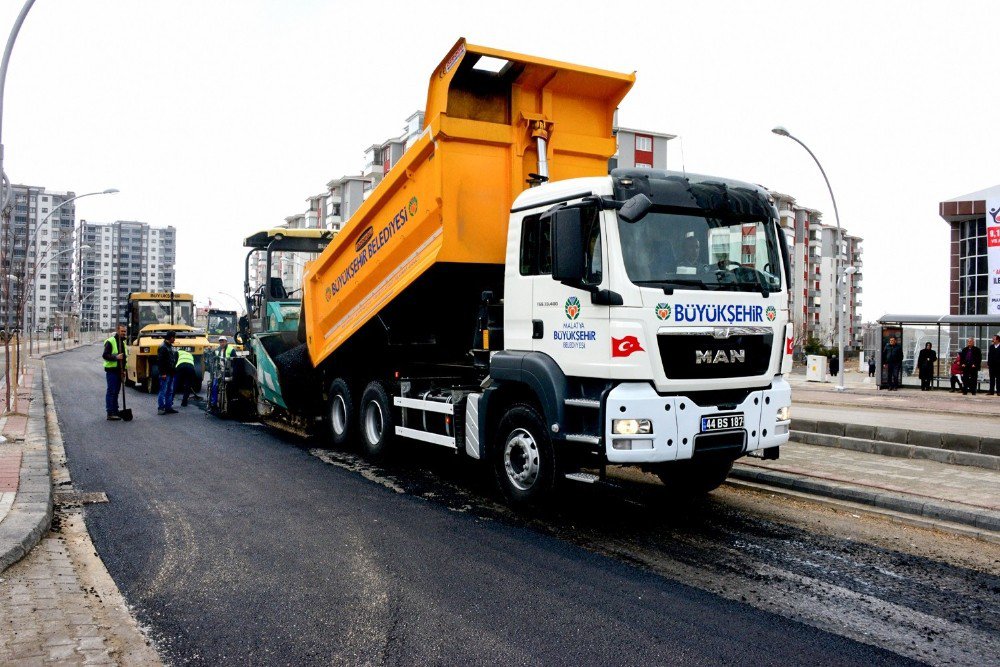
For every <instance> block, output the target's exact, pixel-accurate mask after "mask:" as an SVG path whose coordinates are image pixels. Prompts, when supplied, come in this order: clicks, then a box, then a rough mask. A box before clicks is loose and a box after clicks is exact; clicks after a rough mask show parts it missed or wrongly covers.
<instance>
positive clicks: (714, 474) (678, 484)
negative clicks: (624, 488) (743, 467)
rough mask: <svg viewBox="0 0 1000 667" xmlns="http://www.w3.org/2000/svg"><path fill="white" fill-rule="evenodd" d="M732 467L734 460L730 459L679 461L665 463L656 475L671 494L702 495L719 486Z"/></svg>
mask: <svg viewBox="0 0 1000 667" xmlns="http://www.w3.org/2000/svg"><path fill="white" fill-rule="evenodd" d="M732 469H733V461H732V460H730V459H706V460H704V461H678V462H676V463H666V464H664V465H663V466H661V467H660V468H659V469H658V470H657V471H656V475H657V477H659V478H660V481H661V482H663V484H664V485H665V486H666V487H667V489H668V490H669V491H670V492H671V494H674V495H678V496H701V495H705V494H706V493H708V492H709V491H714V490H715V489H717V488H719V486H721V485H722V483H723V482H725V481H726V476H727V475H728V474H729V471H730V470H732Z"/></svg>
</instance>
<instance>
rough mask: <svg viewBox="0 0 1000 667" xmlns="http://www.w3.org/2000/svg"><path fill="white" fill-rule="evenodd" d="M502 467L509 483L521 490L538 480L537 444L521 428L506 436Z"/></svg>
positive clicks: (525, 489) (528, 487) (526, 488)
mask: <svg viewBox="0 0 1000 667" xmlns="http://www.w3.org/2000/svg"><path fill="white" fill-rule="evenodd" d="M503 467H504V470H505V471H506V472H507V478H508V479H509V480H510V483H511V484H513V485H514V486H515V487H516V488H518V489H520V490H521V491H527V490H528V489H530V488H531V487H532V486H533V485H534V483H535V482H536V481H537V480H538V472H539V465H538V444H537V443H536V442H535V439H534V437H532V435H531V434H530V433H528V432H527V431H526V430H524V429H523V428H518V429H515V430H514V431H513V432H512V433H511V434H510V436H509V437H508V438H507V444H506V446H505V447H504V452H503Z"/></svg>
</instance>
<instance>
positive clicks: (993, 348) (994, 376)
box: [986, 334, 1000, 396]
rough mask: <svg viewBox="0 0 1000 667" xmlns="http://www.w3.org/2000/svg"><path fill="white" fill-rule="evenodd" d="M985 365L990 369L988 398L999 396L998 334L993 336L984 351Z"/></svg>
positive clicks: (999, 356) (999, 343) (999, 336)
mask: <svg viewBox="0 0 1000 667" xmlns="http://www.w3.org/2000/svg"><path fill="white" fill-rule="evenodd" d="M986 365H987V366H989V368H990V390H989V392H988V393H989V395H990V396H1000V334H996V335H994V336H993V342H992V343H990V347H989V349H987V351H986Z"/></svg>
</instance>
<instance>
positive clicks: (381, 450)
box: [358, 380, 396, 459]
mask: <svg viewBox="0 0 1000 667" xmlns="http://www.w3.org/2000/svg"><path fill="white" fill-rule="evenodd" d="M358 428H359V429H360V430H361V444H362V446H363V447H364V451H365V454H366V455H367V456H368V457H369V458H372V459H382V458H385V456H386V454H387V453H388V451H389V449H390V448H391V446H392V441H393V439H394V437H395V434H396V429H395V421H394V420H393V418H392V404H391V403H390V402H389V392H387V391H386V390H385V387H384V386H383V385H382V383H381V382H379V381H377V380H376V381H374V382H369V383H368V386H367V387H365V391H364V393H362V394H361V405H360V406H359V409H358Z"/></svg>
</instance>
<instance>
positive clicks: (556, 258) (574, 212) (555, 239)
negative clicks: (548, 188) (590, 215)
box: [552, 208, 585, 282]
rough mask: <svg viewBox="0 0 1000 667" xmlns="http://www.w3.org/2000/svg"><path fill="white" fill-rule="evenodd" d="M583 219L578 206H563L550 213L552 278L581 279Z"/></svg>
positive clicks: (570, 280) (572, 280)
mask: <svg viewBox="0 0 1000 667" xmlns="http://www.w3.org/2000/svg"><path fill="white" fill-rule="evenodd" d="M583 259H584V258H583V219H582V217H581V216H580V209H578V208H564V209H560V210H558V211H555V212H554V213H553V214H552V279H553V280H559V281H568V282H579V281H581V280H583V276H584V271H585V266H584V261H583Z"/></svg>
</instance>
